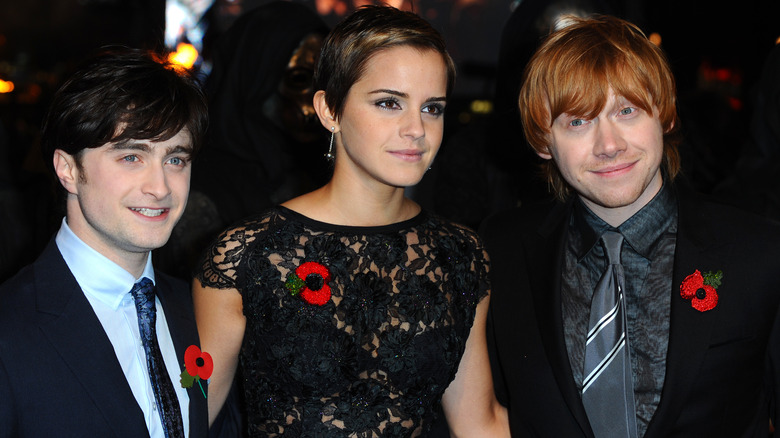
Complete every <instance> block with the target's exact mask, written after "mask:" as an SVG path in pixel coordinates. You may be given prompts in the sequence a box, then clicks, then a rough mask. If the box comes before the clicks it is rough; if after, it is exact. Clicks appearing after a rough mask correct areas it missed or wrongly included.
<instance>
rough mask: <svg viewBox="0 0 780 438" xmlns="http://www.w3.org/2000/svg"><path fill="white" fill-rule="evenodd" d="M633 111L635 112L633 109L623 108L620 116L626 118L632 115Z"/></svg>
mask: <svg viewBox="0 0 780 438" xmlns="http://www.w3.org/2000/svg"><path fill="white" fill-rule="evenodd" d="M634 111H636V110H635V109H634V108H631V107H626V108H623V109H622V110H620V115H622V116H627V115H629V114H631V113H633V112H634Z"/></svg>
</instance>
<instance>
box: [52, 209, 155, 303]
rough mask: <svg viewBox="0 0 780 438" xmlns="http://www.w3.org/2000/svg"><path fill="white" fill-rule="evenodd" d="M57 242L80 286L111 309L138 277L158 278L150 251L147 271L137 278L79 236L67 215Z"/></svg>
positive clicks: (58, 233) (153, 279)
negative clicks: (69, 222) (71, 226)
mask: <svg viewBox="0 0 780 438" xmlns="http://www.w3.org/2000/svg"><path fill="white" fill-rule="evenodd" d="M55 242H56V243H57V248H59V250H60V253H61V254H62V258H63V259H65V263H66V264H67V265H68V268H69V269H70V271H71V273H73V276H74V277H75V278H76V281H77V282H78V283H79V286H80V287H81V290H82V291H84V293H85V294H87V295H91V296H93V297H94V298H96V299H98V300H100V301H102V302H103V303H105V304H106V305H108V306H110V307H111V308H112V309H117V308H118V307H119V305H120V304H121V303H122V300H123V299H124V298H125V296H126V295H127V294H128V293H129V292H130V290H131V289H132V288H133V285H134V284H135V283H136V281H138V280H140V279H141V278H143V277H148V278H149V279H150V280H152V283H154V282H155V278H154V268H153V267H152V256H151V253H150V254H149V255H148V256H147V258H146V266H145V267H144V272H143V273H142V274H141V276H140V277H138V278H134V277H133V275H132V274H130V273H129V272H127V271H126V270H124V269H123V268H122V267H120V266H119V265H117V264H116V263H114V262H112V261H111V260H109V259H108V258H107V257H106V256H104V255H102V254H100V253H99V252H97V251H95V250H94V249H93V248H92V247H90V246H89V245H87V244H86V243H84V241H83V240H81V239H80V238H79V237H78V236H76V234H75V233H74V232H73V231H72V230H71V229H70V227H69V226H68V222H67V220H66V218H63V219H62V225H61V226H60V229H59V231H58V232H57V236H56V237H55Z"/></svg>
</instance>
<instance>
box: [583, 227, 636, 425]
mask: <svg viewBox="0 0 780 438" xmlns="http://www.w3.org/2000/svg"><path fill="white" fill-rule="evenodd" d="M601 243H602V244H603V245H604V249H605V252H606V254H607V260H608V263H609V265H608V266H607V270H606V271H605V272H604V275H602V276H601V279H600V280H599V282H598V284H597V285H596V289H595V290H594V292H593V301H592V302H591V307H590V322H589V324H588V338H587V343H586V346H585V370H584V373H583V376H584V379H583V382H582V403H583V405H584V406H585V411H586V412H587V413H588V420H589V421H590V425H591V428H592V429H593V433H594V434H595V436H596V437H597V438H608V437H609V438H611V437H620V438H622V437H630V438H635V437H636V436H637V431H636V408H635V407H634V385H633V382H632V380H631V379H632V377H631V359H630V354H629V350H628V337H627V335H626V307H625V298H624V296H623V266H622V265H621V264H620V248H621V245H622V244H623V235H621V234H620V233H617V232H614V231H607V232H605V233H604V234H603V235H602V236H601Z"/></svg>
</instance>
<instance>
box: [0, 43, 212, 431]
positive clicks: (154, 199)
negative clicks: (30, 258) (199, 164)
mask: <svg viewBox="0 0 780 438" xmlns="http://www.w3.org/2000/svg"><path fill="white" fill-rule="evenodd" d="M206 124H207V110H206V105H205V101H204V98H203V95H202V93H201V91H200V89H199V86H198V84H197V82H196V81H195V80H194V78H193V77H192V76H191V75H190V74H189V73H188V72H186V71H184V70H182V69H180V68H177V67H176V66H174V65H172V64H170V63H168V62H166V61H164V60H163V59H162V58H161V57H160V56H159V55H156V54H153V53H150V52H144V51H139V50H131V49H121V50H115V51H108V52H105V53H103V54H101V55H99V56H97V57H95V58H93V59H91V60H90V61H89V62H87V63H86V64H85V65H84V66H83V67H82V68H80V69H79V70H78V71H76V72H75V73H74V74H73V76H72V77H71V78H70V79H69V80H68V81H67V82H66V83H65V84H64V85H63V86H62V87H61V88H60V90H59V91H58V92H57V94H56V95H55V96H54V99H53V102H52V104H51V107H50V109H49V112H48V115H47V117H46V120H45V123H44V128H43V136H42V147H43V155H44V157H46V159H47V161H48V163H49V164H50V167H51V168H52V170H53V171H54V174H55V176H56V178H57V180H58V181H59V183H60V185H61V186H62V188H63V189H64V196H65V210H66V213H65V218H64V219H63V221H62V225H61V227H60V229H59V231H58V232H57V234H56V236H55V237H54V238H53V239H52V241H51V242H50V243H49V245H48V246H47V247H46V248H45V249H44V251H43V253H42V254H41V256H40V257H39V258H38V260H37V261H35V262H34V263H33V264H31V265H29V266H27V267H25V268H24V269H22V270H21V271H20V272H19V273H18V274H17V275H16V276H15V277H13V278H12V279H10V280H8V281H7V282H6V283H4V284H3V285H2V286H0V400H2V402H0V436H40V437H43V436H94V437H108V436H123V437H125V436H126V437H138V436H152V437H166V438H167V437H185V436H190V437H202V436H206V433H207V428H208V426H207V421H208V415H207V412H206V401H205V395H206V392H205V390H206V385H205V382H199V383H200V384H198V383H195V384H194V385H192V386H191V387H189V388H183V387H182V386H183V385H182V384H181V383H180V378H179V376H180V374H181V373H182V370H183V364H184V362H185V360H184V355H185V350H186V349H188V347H189V346H191V345H195V346H197V345H199V340H198V333H197V329H196V326H195V320H194V316H193V311H192V302H191V298H190V293H189V288H188V287H187V285H186V284H184V283H183V282H181V281H179V280H175V279H173V278H172V277H169V276H167V275H165V274H163V273H161V272H157V271H155V270H154V268H153V266H152V260H151V251H152V250H153V249H155V248H159V247H161V246H162V245H164V244H165V242H166V241H167V240H168V238H169V236H170V234H171V230H172V229H173V227H174V225H175V224H176V222H177V221H178V220H179V218H180V217H181V214H182V212H183V210H184V207H185V205H186V203H187V195H188V191H189V181H190V168H191V166H190V162H191V159H192V157H193V155H194V154H195V152H196V151H197V148H198V146H199V145H200V143H201V138H202V137H203V132H204V130H205V128H206ZM191 351H193V352H195V353H198V352H197V351H196V350H194V349H193V350H191ZM195 356H198V354H195ZM201 359H203V358H202V357H201ZM203 363H204V364H205V362H203ZM188 369H189V370H190V371H191V372H193V370H192V369H191V368H190V367H189V366H188ZM201 386H202V387H203V391H201Z"/></svg>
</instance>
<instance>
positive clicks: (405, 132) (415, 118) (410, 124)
mask: <svg viewBox="0 0 780 438" xmlns="http://www.w3.org/2000/svg"><path fill="white" fill-rule="evenodd" d="M422 117H423V115H422V113H419V112H414V111H409V112H408V113H407V114H406V117H404V118H403V125H402V126H401V136H403V137H407V136H408V137H411V138H412V140H417V139H420V138H423V137H425V124H424V122H423V119H422Z"/></svg>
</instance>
